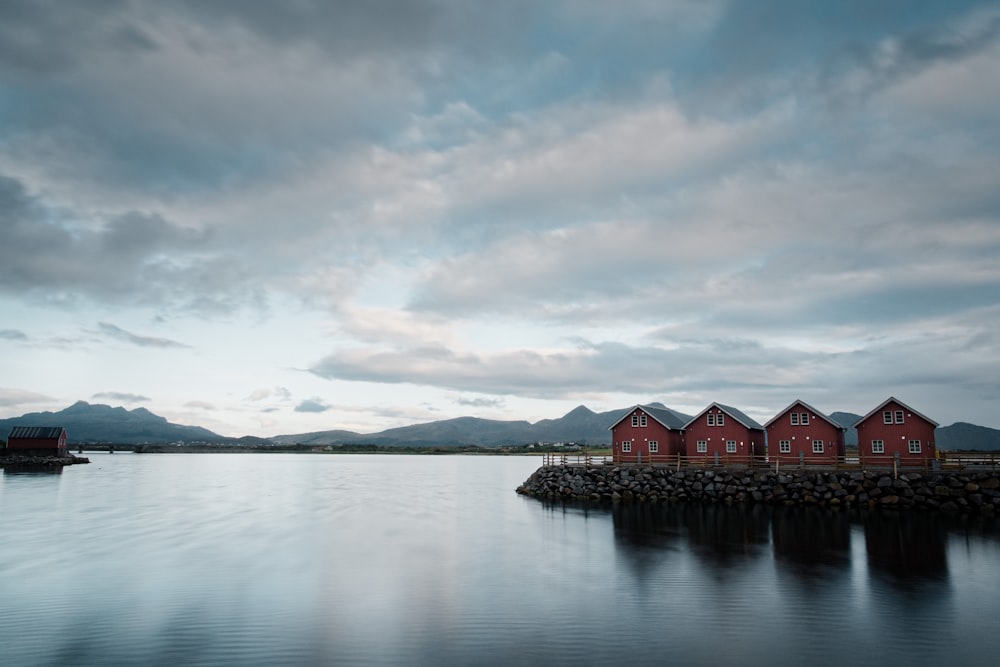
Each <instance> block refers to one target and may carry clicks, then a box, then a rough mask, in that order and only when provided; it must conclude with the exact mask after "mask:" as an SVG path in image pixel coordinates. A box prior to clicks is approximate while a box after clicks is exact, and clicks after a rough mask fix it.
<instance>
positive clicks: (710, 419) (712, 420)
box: [708, 412, 715, 426]
mask: <svg viewBox="0 0 1000 667" xmlns="http://www.w3.org/2000/svg"><path fill="white" fill-rule="evenodd" d="M708 425H709V426H715V415H713V414H712V413H711V412H710V413H708Z"/></svg>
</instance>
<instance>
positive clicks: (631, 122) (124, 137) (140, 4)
mask: <svg viewBox="0 0 1000 667" xmlns="http://www.w3.org/2000/svg"><path fill="white" fill-rule="evenodd" d="M998 258H1000V5H998V4H997V3H996V2H965V1H958V0H947V1H941V2H920V1H919V0H908V1H906V2H897V1H895V0H883V1H880V2H870V1H869V0H845V1H843V2H836V3H834V2H825V1H818V2H810V1H803V0H777V1H771V0H759V1H754V2H724V1H716V0H661V1H654V0H618V1H616V2H604V1H598V0H549V1H546V2H538V1H537V0H524V1H521V0H510V1H506V2H488V3H487V2H468V1H467V0H410V1H401V0H351V1H345V0H337V1H326V2H320V1H318V0H317V1H314V2H310V1H308V0H298V1H291V0H289V1H288V2H271V1H270V0H199V1H197V2H194V1H184V0H175V1H144V0H90V1H87V2H57V1H48V0H0V417H14V416H19V415H21V414H24V413H26V412H35V411H42V410H60V409H62V408H65V407H67V406H69V405H71V404H72V403H74V402H76V401H78V400H85V401H88V402H91V403H104V404H108V405H114V406H118V405H121V406H124V407H126V408H128V409H134V408H137V407H144V408H146V409H148V410H150V411H152V412H154V413H156V414H158V415H161V416H163V417H166V418H167V419H169V420H170V421H173V422H178V423H182V424H194V425H200V426H204V427H206V428H209V429H211V430H213V431H215V432H217V433H220V434H222V435H229V436H241V435H258V436H270V435H278V434H293V433H305V432H311V431H320V430H329V429H339V428H344V429H350V430H354V431H359V432H363V433H370V432H376V431H380V430H383V429H385V428H390V427H395V426H403V425H408V424H413V423H420V422H427V421H433V420H438V419H447V418H452V417H458V416H476V417H482V418H488V419H510V420H513V419H526V420H528V421H532V422H534V421H537V420H539V419H545V418H555V417H559V416H562V415H563V414H565V413H566V412H568V411H570V410H571V409H573V408H574V407H576V406H578V405H581V404H582V405H586V406H588V407H589V408H591V409H592V410H595V411H603V410H612V409H618V408H627V407H629V406H631V405H634V404H637V403H647V402H652V401H659V402H662V403H664V404H666V405H667V406H669V407H671V408H674V409H676V410H680V411H682V412H687V413H689V414H694V413H697V412H699V411H700V410H701V409H703V408H704V407H705V406H707V405H708V404H710V403H712V402H713V401H718V402H720V403H724V404H729V405H732V406H735V407H737V408H739V409H741V410H743V411H744V412H746V413H747V414H749V415H750V416H752V417H754V418H756V419H758V421H761V422H764V421H767V420H768V419H770V418H771V417H773V416H774V415H775V414H776V413H777V412H778V411H780V410H781V409H783V408H784V407H785V406H787V405H788V404H790V403H791V402H792V401H793V400H796V399H802V400H804V401H806V402H808V403H810V404H811V405H813V406H815V407H816V408H818V409H819V410H822V411H824V412H827V413H829V412H834V411H839V410H844V411H849V412H855V413H859V414H865V413H867V412H869V411H870V410H872V409H873V408H875V407H876V406H877V405H878V404H879V403H881V402H882V401H883V400H885V399H886V398H888V397H889V396H896V397H897V398H899V399H900V400H902V401H904V402H905V403H906V404H908V405H910V406H911V407H913V408H914V409H916V410H918V411H920V412H922V413H923V414H925V415H927V416H929V417H931V418H932V419H935V420H936V421H938V422H939V423H940V424H941V425H942V426H944V425H947V424H951V423H953V422H957V421H966V422H972V423H975V424H980V425H984V426H990V427H993V428H1000V409H998V408H1000V261H998ZM609 426H610V425H609Z"/></svg>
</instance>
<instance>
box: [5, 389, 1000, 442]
mask: <svg viewBox="0 0 1000 667" xmlns="http://www.w3.org/2000/svg"><path fill="white" fill-rule="evenodd" d="M649 405H650V406H651V407H659V408H665V407H666V406H664V405H663V404H662V403H649ZM629 410H631V406H630V407H627V408H620V409H617V410H609V411H607V412H594V411H592V410H590V409H589V408H587V407H586V406H583V405H581V406H579V407H577V408H574V409H573V410H571V411H570V412H568V413H566V414H565V415H563V416H562V417H559V418H557V419H543V420H541V421H538V422H535V423H533V424H532V423H531V422H528V421H523V420H518V421H500V420H494V419H480V418H478V417H458V418H455V419H444V420H440V421H433V422H427V423H424V424H413V425H411V426H402V427H398V428H391V429H387V430H385V431H380V432H378V433H367V434H364V433H357V432H355V431H346V430H331V431H316V432H312V433H299V434H291V435H278V436H274V437H271V438H256V437H252V436H245V437H244V438H238V439H237V438H227V437H225V436H221V435H219V434H217V433H213V432H212V431H209V430H208V429H205V428H202V427H200V426H184V425H181V424H173V423H171V422H168V421H167V420H166V419H164V418H163V417H160V416H158V415H155V414H153V413H152V412H150V411H149V410H147V409H145V408H135V409H133V410H126V409H125V408H122V407H111V406H108V405H101V404H90V403H87V402H86V401H78V402H76V403H74V404H73V405H71V406H69V407H68V408H66V409H64V410H60V411H58V412H33V413H28V414H25V415H22V416H20V417H14V418H11V419H0V437H5V436H6V434H7V433H9V432H10V429H11V428H12V427H14V426H63V427H65V428H66V430H67V433H68V434H69V440H70V442H71V443H83V444H88V443H99V442H103V443H120V444H143V443H177V442H179V443H195V442H200V443H220V444H221V443H227V444H255V445H265V446H266V445H269V444H270V445H312V446H322V445H348V444H364V445H377V446H380V447H404V446H405V447H422V446H435V447H458V446H463V445H478V446H481V447H496V446H500V445H523V444H526V443H531V442H574V443H579V444H583V445H601V444H606V443H608V442H609V436H610V431H609V430H608V429H609V427H610V426H611V425H612V424H614V423H615V422H616V421H618V420H619V419H621V417H622V416H624V415H625V414H626V413H627V412H628V411H629ZM678 415H680V416H681V417H682V418H687V419H689V418H690V416H689V415H684V414H682V413H678ZM829 416H830V418H831V419H832V420H833V421H835V422H837V423H838V424H841V425H843V426H844V427H846V428H847V437H846V440H847V444H848V445H856V444H857V442H858V435H857V431H856V430H855V429H853V428H851V425H852V424H854V423H855V422H857V421H858V420H859V419H860V418H861V415H857V414H854V413H851V412H833V413H830V415H829ZM936 440H937V446H938V448H939V449H942V450H954V449H964V450H984V451H1000V430H998V429H993V428H988V427H985V426H976V425H974V424H967V423H964V422H958V423H955V424H952V425H951V426H942V427H939V428H938V429H937V434H936Z"/></svg>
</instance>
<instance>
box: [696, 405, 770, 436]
mask: <svg viewBox="0 0 1000 667" xmlns="http://www.w3.org/2000/svg"><path fill="white" fill-rule="evenodd" d="M712 408H718V409H719V410H722V411H723V412H725V413H726V414H727V415H729V416H730V417H732V418H733V419H735V420H736V421H737V422H738V423H740V424H742V425H743V426H744V427H746V428H752V429H757V430H758V431H763V430H764V427H763V426H761V425H760V424H758V423H757V422H756V421H755V420H754V419H753V418H752V417H749V416H747V415H746V414H745V413H743V412H742V411H740V410H737V409H736V408H734V407H732V406H731V405H723V404H722V403H712V404H711V405H709V406H708V407H707V408H705V409H704V410H702V411H701V412H699V413H698V414H696V415H695V416H694V417H692V418H691V419H690V420H689V421H688V422H687V423H686V424H684V428H685V429H686V428H687V427H688V426H690V425H691V424H693V423H695V422H696V421H698V418H699V417H701V416H702V415H703V414H705V413H706V412H708V411H709V410H711V409H712Z"/></svg>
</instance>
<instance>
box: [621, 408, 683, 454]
mask: <svg viewBox="0 0 1000 667" xmlns="http://www.w3.org/2000/svg"><path fill="white" fill-rule="evenodd" d="M684 419H685V415H682V414H680V413H678V412H674V411H673V410H671V409H670V408H656V407H651V406H648V405H637V406H635V407H634V408H632V409H631V410H629V411H628V412H626V413H625V414H624V415H623V416H622V418H621V419H619V420H618V421H616V422H615V423H614V424H612V425H611V451H612V459H613V460H614V462H615V463H655V462H656V461H661V462H663V461H666V460H667V459H669V458H670V457H671V456H674V457H676V456H677V455H678V454H683V453H684Z"/></svg>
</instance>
